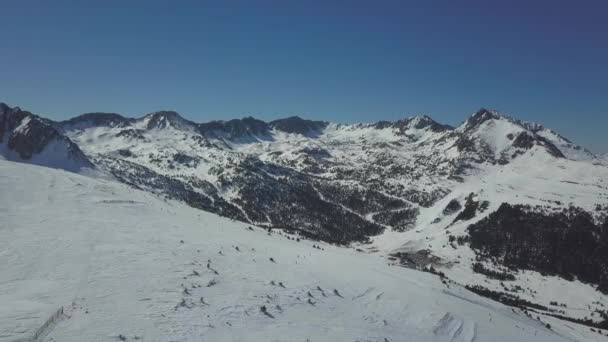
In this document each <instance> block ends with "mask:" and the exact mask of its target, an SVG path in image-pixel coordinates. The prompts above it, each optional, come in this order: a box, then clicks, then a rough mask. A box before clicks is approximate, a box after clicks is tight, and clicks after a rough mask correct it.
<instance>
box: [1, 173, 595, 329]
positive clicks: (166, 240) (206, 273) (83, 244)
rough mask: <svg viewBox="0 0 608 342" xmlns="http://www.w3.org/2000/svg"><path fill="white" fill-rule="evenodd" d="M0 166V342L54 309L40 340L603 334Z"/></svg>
mask: <svg viewBox="0 0 608 342" xmlns="http://www.w3.org/2000/svg"><path fill="white" fill-rule="evenodd" d="M0 174H1V175H2V177H0V187H2V189H4V190H5V191H2V192H1V193H0V211H1V212H2V213H3V215H2V225H1V227H2V228H1V229H2V234H3V237H4V238H3V239H2V240H1V241H0V251H1V252H0V253H1V255H2V259H3V260H6V261H7V262H4V263H1V264H0V284H2V289H3V290H2V291H0V301H1V302H2V303H3V305H2V307H1V309H0V339H2V340H7V341H13V340H16V339H17V338H27V336H30V335H31V334H32V333H33V332H34V331H35V330H36V329H37V328H38V327H39V326H41V325H42V324H43V323H44V321H45V320H46V319H47V317H49V316H50V315H51V314H52V313H53V312H55V311H56V310H57V309H58V308H60V307H63V308H64V313H63V314H62V315H60V316H59V317H58V319H57V320H56V321H55V322H54V323H53V324H51V325H49V326H48V327H47V329H45V330H44V331H43V332H42V334H41V338H40V340H41V341H108V340H109V341H113V340H115V341H120V340H123V339H124V340H127V341H135V340H143V341H199V340H201V339H205V340H213V341H260V340H264V341H306V340H309V341H356V340H359V341H361V340H363V341H405V340H407V341H412V340H415V341H474V340H476V341H489V340H492V341H529V340H535V341H574V340H594V339H598V340H601V339H602V338H603V337H602V336H600V335H598V334H596V333H593V332H590V331H589V329H588V328H586V327H582V326H578V325H576V324H573V323H564V322H562V321H559V320H557V319H555V318H552V317H546V316H544V315H542V314H541V315H540V319H541V320H542V322H540V321H538V320H537V319H536V314H535V315H534V318H528V317H527V316H526V315H525V314H524V313H523V312H522V311H520V310H518V309H517V310H516V309H512V308H509V307H506V306H503V305H502V304H498V303H496V302H493V301H490V300H488V299H485V298H482V297H478V296H477V295H475V294H472V293H471V292H468V291H466V290H464V289H463V288H461V287H460V286H458V285H455V284H450V283H447V284H446V283H443V282H442V281H441V280H440V278H439V277H436V276H434V275H431V274H428V273H422V272H417V271H414V270H409V269H406V268H401V267H391V266H390V265H388V264H387V263H386V260H385V259H383V258H380V257H377V256H373V255H368V254H365V253H360V252H357V251H355V250H353V249H345V248H341V247H335V246H332V245H328V244H325V243H318V242H315V241H310V240H304V239H302V240H300V241H298V240H296V238H295V237H293V236H289V235H286V234H284V233H281V232H280V231H278V230H273V231H272V232H271V233H269V232H268V231H267V230H265V229H261V228H258V227H251V228H249V227H250V226H249V225H247V224H244V223H240V222H235V221H232V220H229V219H226V218H222V217H219V216H216V215H214V214H210V213H206V212H204V211H200V210H196V209H192V208H190V207H188V206H185V205H183V204H181V203H179V202H174V201H165V200H161V199H159V198H158V197H156V196H154V195H151V194H149V193H146V192H142V191H138V190H133V189H131V188H129V187H127V186H125V185H121V184H118V183H115V182H112V181H104V180H96V179H92V178H88V177H83V176H80V175H76V174H71V173H66V172H63V171H57V170H52V169H48V168H41V167H37V166H29V165H25V164H18V163H12V162H6V161H0ZM93 213H94V214H93ZM315 246H318V248H315ZM262 308H265V309H262ZM547 323H549V324H550V325H551V329H547V328H546V326H545V325H546V324H547Z"/></svg>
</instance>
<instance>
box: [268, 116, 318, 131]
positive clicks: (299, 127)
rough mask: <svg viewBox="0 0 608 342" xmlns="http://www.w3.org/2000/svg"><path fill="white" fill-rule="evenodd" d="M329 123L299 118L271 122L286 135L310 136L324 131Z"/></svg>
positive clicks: (291, 117) (271, 124)
mask: <svg viewBox="0 0 608 342" xmlns="http://www.w3.org/2000/svg"><path fill="white" fill-rule="evenodd" d="M327 125H328V123H327V122H325V121H313V120H306V119H302V118H301V117H299V116H290V117H287V118H284V119H277V120H274V121H271V122H270V126H271V127H273V128H275V129H277V130H279V131H283V132H286V133H297V134H302V135H308V134H310V133H315V132H319V131H321V130H323V129H324V128H325V127H327Z"/></svg>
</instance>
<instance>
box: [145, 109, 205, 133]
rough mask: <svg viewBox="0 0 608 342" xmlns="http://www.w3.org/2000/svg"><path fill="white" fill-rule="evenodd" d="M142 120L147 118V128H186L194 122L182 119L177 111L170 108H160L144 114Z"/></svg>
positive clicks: (190, 126) (192, 125)
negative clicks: (160, 109)
mask: <svg viewBox="0 0 608 342" xmlns="http://www.w3.org/2000/svg"><path fill="white" fill-rule="evenodd" d="M144 120H147V123H146V128H147V129H154V128H159V129H163V128H169V127H173V128H177V129H188V128H192V127H194V123H192V122H190V121H188V120H186V119H184V118H183V117H182V116H181V115H180V114H179V113H178V112H175V111H172V110H162V111H158V112H153V113H150V114H147V115H145V116H144Z"/></svg>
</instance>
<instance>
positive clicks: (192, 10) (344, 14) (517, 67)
mask: <svg viewBox="0 0 608 342" xmlns="http://www.w3.org/2000/svg"><path fill="white" fill-rule="evenodd" d="M0 13H2V19H1V20H0V77H1V79H2V81H1V82H0V101H4V102H7V103H8V104H10V105H19V106H21V107H22V108H25V109H28V110H30V111H32V112H34V113H39V114H41V115H44V116H47V117H50V118H54V119H62V118H67V117H71V116H74V115H76V114H79V113H83V112H91V111H105V112H118V113H122V114H125V115H128V116H138V115H141V114H144V113H147V112H151V111H155V110H160V109H174V110H177V111H178V112H180V113H182V114H183V115H184V116H185V117H187V118H190V119H192V120H195V121H208V120H214V119H229V118H234V117H242V116H245V115H253V116H255V117H258V118H261V119H266V120H269V119H274V118H278V117H283V116H287V115H292V114H298V115H301V116H303V117H307V118H311V119H323V120H330V121H338V122H355V121H376V120H381V119H383V120H394V119H398V118H401V117H405V116H411V115H415V114H430V115H431V116H433V117H434V118H435V119H437V120H438V121H442V122H446V123H450V124H458V123H459V122H461V121H462V120H464V119H465V118H466V116H467V115H469V114H470V113H472V112H474V111H475V110H477V109H478V108H480V107H489V108H495V109H498V110H500V111H503V112H505V113H507V114H510V115H513V116H516V117H518V118H521V119H524V120H529V121H537V122H541V123H543V124H545V125H546V126H548V127H551V128H554V129H556V130H558V131H559V132H561V133H562V134H564V135H565V136H567V137H569V138H571V139H572V140H574V141H575V142H577V143H580V144H582V145H584V146H586V147H589V148H591V149H592V150H595V151H600V152H608V134H607V133H606V131H607V130H608V20H606V15H607V14H608V1H561V0H556V1H533V0H529V1H519V0H514V1H466V0H463V1H406V0H402V1H358V0H352V1H330V0H325V1H303V0H301V1H289V0H284V1H278V0H276V1H263V0H248V1H236V0H234V1H233V0H225V1H185V0H184V1H126V0H123V1H113V0H105V1H77V0H74V1H65V0H58V1H46V0H45V1H28V0H18V1H14V0H5V1H2V6H1V10H0Z"/></svg>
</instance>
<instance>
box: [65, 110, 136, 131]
mask: <svg viewBox="0 0 608 342" xmlns="http://www.w3.org/2000/svg"><path fill="white" fill-rule="evenodd" d="M132 121H134V120H133V119H128V118H125V117H124V116H122V115H120V114H117V113H103V112H95V113H84V114H81V115H78V116H76V117H73V118H71V119H69V120H65V121H62V122H60V123H59V124H60V125H61V126H75V127H77V128H87V127H90V126H105V127H122V126H126V125H128V124H129V123H130V122H132Z"/></svg>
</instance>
